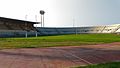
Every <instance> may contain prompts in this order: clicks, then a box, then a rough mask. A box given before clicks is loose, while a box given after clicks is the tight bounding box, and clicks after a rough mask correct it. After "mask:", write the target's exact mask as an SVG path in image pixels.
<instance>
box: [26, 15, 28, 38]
mask: <svg viewBox="0 0 120 68" xmlns="http://www.w3.org/2000/svg"><path fill="white" fill-rule="evenodd" d="M25 20H26V21H27V15H26V16H25ZM25 27H26V34H25V37H26V38H27V37H28V33H27V22H25Z"/></svg>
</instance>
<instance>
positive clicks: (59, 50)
mask: <svg viewBox="0 0 120 68" xmlns="http://www.w3.org/2000/svg"><path fill="white" fill-rule="evenodd" d="M57 50H58V49H57ZM59 51H61V52H63V53H66V54H68V55H71V56H73V57H75V58H77V59H79V60H82V61H83V62H85V63H87V64H92V63H91V62H89V61H87V60H85V59H83V58H80V57H78V56H76V55H75V54H73V53H70V52H67V51H65V50H63V49H59Z"/></svg>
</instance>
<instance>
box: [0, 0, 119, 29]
mask: <svg viewBox="0 0 120 68" xmlns="http://www.w3.org/2000/svg"><path fill="white" fill-rule="evenodd" d="M40 10H44V11H45V12H46V13H45V27H73V26H74V27H80V26H97V25H98V26H99V25H111V24H119V23H120V0H0V17H7V18H13V19H20V20H27V21H33V22H35V21H37V22H40V13H39V12H40ZM36 15H37V20H36V18H35V16H36ZM25 17H26V18H25Z"/></svg>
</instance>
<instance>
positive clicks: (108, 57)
mask: <svg viewBox="0 0 120 68" xmlns="http://www.w3.org/2000/svg"><path fill="white" fill-rule="evenodd" d="M39 23H40V22H31V21H25V20H17V19H11V18H5V17H0V37H1V38H0V61H1V62H0V68H21V67H22V68H70V67H73V68H74V67H75V68H86V67H84V66H87V65H91V66H88V67H87V68H89V67H90V68H91V67H94V68H101V67H105V68H109V67H115V68H118V67H119V66H120V62H119V61H120V36H119V34H120V24H113V25H106V26H90V27H35V24H39ZM24 37H25V38H24ZM81 66H82V67H81Z"/></svg>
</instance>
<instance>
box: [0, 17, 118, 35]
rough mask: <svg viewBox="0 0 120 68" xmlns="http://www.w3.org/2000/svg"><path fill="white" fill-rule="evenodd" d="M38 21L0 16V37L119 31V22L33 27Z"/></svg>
mask: <svg viewBox="0 0 120 68" xmlns="http://www.w3.org/2000/svg"><path fill="white" fill-rule="evenodd" d="M38 23H39V22H30V21H24V20H17V19H10V18H4V17H0V37H26V35H27V36H28V37H29V36H36V33H37V35H38V36H41V35H60V34H89V33H120V24H115V25H107V26H93V27H59V28H57V27H34V24H38Z"/></svg>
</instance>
